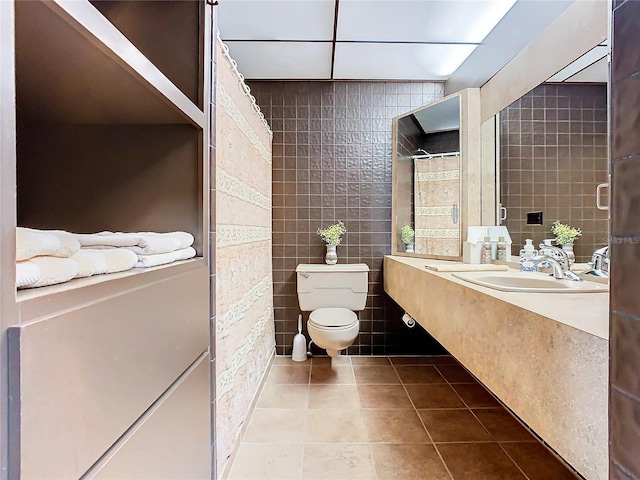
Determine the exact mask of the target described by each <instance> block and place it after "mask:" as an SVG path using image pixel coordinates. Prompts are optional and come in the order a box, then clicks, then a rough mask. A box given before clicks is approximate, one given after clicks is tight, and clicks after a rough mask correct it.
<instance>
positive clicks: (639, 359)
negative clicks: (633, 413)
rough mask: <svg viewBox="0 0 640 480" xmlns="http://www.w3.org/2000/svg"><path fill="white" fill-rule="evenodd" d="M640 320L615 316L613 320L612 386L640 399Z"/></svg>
mask: <svg viewBox="0 0 640 480" xmlns="http://www.w3.org/2000/svg"><path fill="white" fill-rule="evenodd" d="M638 345H640V319H634V318H628V317H623V316H621V315H616V314H614V315H613V316H612V318H611V349H612V350H614V351H615V352H616V355H615V356H614V357H612V358H611V384H612V385H613V386H615V387H617V388H620V389H622V390H625V391H626V392H629V393H630V394H632V395H634V396H635V397H637V398H640V376H638V365H640V349H639V348H638Z"/></svg>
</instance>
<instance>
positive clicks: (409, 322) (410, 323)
mask: <svg viewBox="0 0 640 480" xmlns="http://www.w3.org/2000/svg"><path fill="white" fill-rule="evenodd" d="M402 321H403V322H404V324H405V325H406V326H407V327H409V328H413V327H415V326H416V320H415V318H413V317H412V316H411V315H409V313H408V312H404V315H402Z"/></svg>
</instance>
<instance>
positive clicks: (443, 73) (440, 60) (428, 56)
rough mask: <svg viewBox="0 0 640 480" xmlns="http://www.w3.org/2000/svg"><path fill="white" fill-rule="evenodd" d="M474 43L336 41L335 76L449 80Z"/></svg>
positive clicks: (471, 49)
mask: <svg viewBox="0 0 640 480" xmlns="http://www.w3.org/2000/svg"><path fill="white" fill-rule="evenodd" d="M475 48H476V46H475V45H451V44H402V43H337V44H336V54H335V65H334V71H333V77H334V78H335V79H342V80H356V79H363V80H365V79H366V80H425V81H429V80H434V81H437V80H446V79H447V78H448V77H449V75H451V74H452V73H453V72H454V71H455V70H456V69H457V68H458V67H459V66H460V64H461V63H462V62H463V61H464V60H465V59H466V58H467V57H468V56H469V54H471V52H472V51H473V50H474V49H475Z"/></svg>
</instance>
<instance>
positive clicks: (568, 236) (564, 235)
mask: <svg viewBox="0 0 640 480" xmlns="http://www.w3.org/2000/svg"><path fill="white" fill-rule="evenodd" d="M551 233H553V234H554V235H555V236H556V243H557V244H558V245H573V242H575V240H576V238H578V237H580V236H581V235H582V231H581V230H580V229H579V228H573V227H572V226H570V225H566V224H564V223H560V221H559V220H556V221H555V222H553V225H551Z"/></svg>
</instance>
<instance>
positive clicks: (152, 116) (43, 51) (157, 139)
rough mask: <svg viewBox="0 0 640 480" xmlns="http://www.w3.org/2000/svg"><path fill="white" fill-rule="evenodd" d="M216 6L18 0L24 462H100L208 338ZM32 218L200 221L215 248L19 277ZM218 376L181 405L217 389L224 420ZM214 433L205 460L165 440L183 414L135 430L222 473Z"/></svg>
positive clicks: (19, 359) (13, 412)
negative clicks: (150, 261)
mask: <svg viewBox="0 0 640 480" xmlns="http://www.w3.org/2000/svg"><path fill="white" fill-rule="evenodd" d="M212 11H213V7H211V6H209V5H206V4H205V2H204V0H185V1H168V2H164V1H142V2H136V1H129V0H123V1H111V0H106V1H104V2H100V1H96V2H92V1H89V0H30V1H23V0H14V1H3V0H0V37H2V42H0V57H1V58H2V62H1V64H0V73H1V75H0V83H1V84H2V100H3V101H2V102H0V125H1V126H2V134H3V142H2V155H0V163H1V164H2V165H1V166H2V169H1V171H2V175H1V176H0V180H1V181H2V192H3V194H2V195H1V196H0V203H1V206H2V208H1V209H0V212H2V218H3V221H2V224H1V228H0V233H1V234H2V235H1V236H0V237H1V238H0V240H1V241H0V250H1V255H0V257H1V258H2V259H3V261H2V265H0V266H1V267H2V272H1V273H2V275H0V287H1V288H0V297H2V298H0V305H1V307H2V308H1V311H0V314H1V315H0V316H1V317H2V325H3V330H2V333H3V334H4V335H5V337H4V340H3V341H4V342H5V344H6V352H5V353H6V355H5V357H6V358H5V360H7V361H6V362H5V360H3V361H2V362H0V363H1V364H2V365H1V366H2V367H3V371H2V372H1V375H0V377H1V380H2V382H3V384H4V385H5V387H6V390H7V392H8V395H7V397H8V399H9V400H8V401H7V405H6V406H5V407H6V408H5V411H6V415H7V420H6V423H5V422H3V425H4V426H5V427H7V426H8V428H5V430H6V431H7V432H8V438H7V441H6V443H7V445H8V452H7V455H6V457H7V458H8V461H7V462H6V463H4V464H3V465H2V466H3V468H5V467H6V471H7V476H8V477H9V478H83V475H84V474H85V473H86V472H87V470H88V469H90V468H91V466H92V465H94V464H95V463H96V462H97V461H98V460H99V459H100V458H102V457H103V455H104V454H105V453H106V452H107V451H119V450H120V447H121V446H122V445H123V444H124V441H123V437H122V436H123V434H124V433H125V432H127V431H131V429H132V428H135V427H134V425H139V423H138V424H136V422H137V421H138V419H140V418H141V417H142V416H143V415H144V414H145V412H147V410H148V409H149V407H150V406H152V405H154V404H156V402H157V401H158V399H159V398H165V396H166V395H165V392H167V389H169V388H170V387H171V385H173V384H174V383H175V382H176V380H177V379H178V378H180V376H181V375H182V374H183V372H185V370H186V369H187V368H188V367H189V365H191V364H192V363H193V362H194V360H196V359H197V358H199V357H200V356H201V355H202V354H203V352H206V351H207V347H208V345H209V342H210V335H209V319H210V312H209V309H210V303H209V301H210V283H209V279H210V270H209V258H208V255H209V240H208V231H209V228H208V222H209V218H208V217H209V204H208V202H209V200H208V198H209V190H210V184H209V161H208V160H209V149H208V145H209V118H210V107H209V105H208V98H209V93H208V91H207V90H208V89H210V85H208V87H209V88H208V89H207V88H206V87H207V84H208V82H209V80H210V78H211V75H210V72H209V70H210V68H211V66H212V62H211V60H212V59H211V55H210V53H211V51H210V44H211V43H212V41H213V36H212V33H211V28H212V25H213V23H212V18H213V17H212V14H213V12H212ZM12 23H13V24H12ZM205 39H206V41H205ZM14 58H15V62H14ZM14 79H15V84H14ZM14 89H15V104H14V102H13V98H14ZM5 94H6V95H5ZM5 100H6V101H5ZM14 135H15V142H13V141H11V140H12V138H13V137H14ZM6 138H8V139H9V140H10V141H8V142H4V139H6ZM14 173H15V175H14ZM14 179H15V190H14V185H13V183H14ZM16 226H28V227H32V228H37V229H61V230H67V231H70V232H74V233H95V232H100V231H103V230H111V231H123V232H140V231H157V232H170V231H175V230H182V231H187V232H190V233H192V234H193V235H194V237H195V241H194V245H193V246H194V248H195V249H196V251H197V253H198V255H197V256H196V258H193V259H190V260H186V261H180V262H174V263H171V264H168V265H162V266H158V267H153V268H144V269H142V268H135V269H132V270H129V271H126V272H120V273H114V274H108V275H96V276H93V277H89V278H82V279H74V280H71V281H69V282H66V283H62V284H58V285H52V286H48V287H42V288H33V289H24V290H19V291H17V290H15V288H14V285H12V284H13V281H14V277H15V269H14V260H15V242H14V241H13V239H14V238H15V227H16ZM205 363H206V366H205V367H203V368H204V369H205V370H206V369H207V367H208V363H209V362H205ZM206 373H207V372H205V374H206ZM204 377H206V379H207V380H208V375H204ZM207 383H208V382H207V381H206V380H205V382H200V383H199V384H198V386H197V388H196V389H195V390H197V392H196V393H193V394H191V393H190V394H189V395H188V396H186V398H187V402H188V404H187V405H180V407H184V408H186V409H188V410H192V409H193V407H194V404H193V403H191V401H190V399H192V398H194V396H195V395H198V396H200V400H201V401H200V405H202V407H201V408H199V412H198V415H199V417H200V420H199V421H200V422H201V423H206V424H207V425H208V419H209V415H210V402H209V394H210V391H209V388H208V385H207ZM181 398H185V397H181ZM163 418H166V416H164V417H163ZM155 425H157V423H155ZM207 432H208V427H207V429H206V432H205V435H203V436H202V438H199V439H197V440H193V441H195V442H197V444H198V445H197V448H191V447H190V446H189V452H196V451H198V452H204V453H200V454H198V455H196V457H197V458H195V457H192V456H191V455H189V456H188V458H183V457H180V456H176V455H175V454H174V452H169V451H166V449H165V450H163V448H164V446H165V445H166V442H164V439H165V435H166V436H167V437H169V436H172V435H173V432H172V428H171V427H170V426H165V424H163V428H161V429H160V430H154V431H153V437H154V441H150V440H149V439H148V437H145V436H144V435H142V436H136V439H135V441H136V442H140V443H139V444H137V445H142V448H144V449H146V451H147V452H148V453H149V455H151V456H154V455H155V456H158V457H162V458H164V459H165V460H166V461H167V462H171V463H172V465H175V467H176V469H177V470H178V471H183V472H188V471H191V470H192V469H190V467H191V465H196V464H198V465H199V468H200V467H201V468H200V469H201V470H202V471H204V472H207V471H208V468H209V466H210V463H211V459H210V457H209V452H210V442H209V439H208V438H205V437H206V435H207ZM190 441H191V440H190ZM187 462H189V463H188V464H187ZM137 467H139V468H140V471H141V472H143V473H140V475H139V476H140V477H141V478H142V477H144V478H155V477H154V475H153V474H152V473H150V472H151V470H149V465H147V464H146V463H145V462H142V463H140V464H139V465H137ZM116 476H118V475H116ZM120 476H123V475H120ZM124 476H126V475H124ZM156 476H157V475H156Z"/></svg>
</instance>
